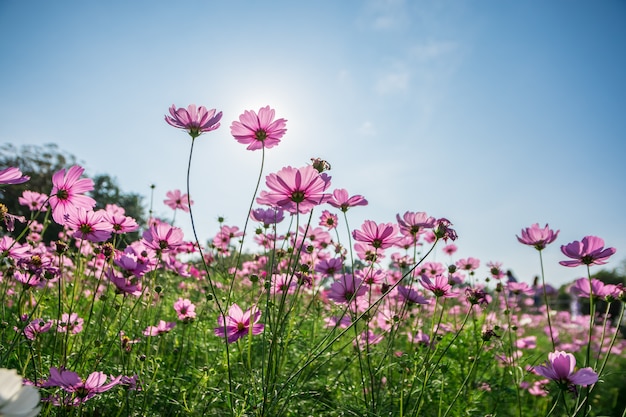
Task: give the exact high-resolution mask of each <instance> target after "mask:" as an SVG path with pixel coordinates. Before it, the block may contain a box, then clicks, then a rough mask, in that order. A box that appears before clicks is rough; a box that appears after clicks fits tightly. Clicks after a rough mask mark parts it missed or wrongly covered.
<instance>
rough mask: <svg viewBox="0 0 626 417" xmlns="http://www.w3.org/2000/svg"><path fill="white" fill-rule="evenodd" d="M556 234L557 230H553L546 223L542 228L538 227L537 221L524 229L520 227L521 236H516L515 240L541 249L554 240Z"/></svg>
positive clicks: (557, 233)
mask: <svg viewBox="0 0 626 417" xmlns="http://www.w3.org/2000/svg"><path fill="white" fill-rule="evenodd" d="M558 235H559V230H557V231H556V232H555V231H554V230H551V229H550V228H549V227H548V225H547V224H546V226H545V227H544V228H543V229H542V228H540V227H539V223H535V224H533V225H532V226H530V227H527V228H526V229H522V237H519V236H517V240H519V242H520V243H523V244H524V245H529V246H534V247H535V249H537V250H543V249H544V248H545V247H546V246H547V245H549V244H550V243H552V242H554V241H555V240H556V238H557V236H558Z"/></svg>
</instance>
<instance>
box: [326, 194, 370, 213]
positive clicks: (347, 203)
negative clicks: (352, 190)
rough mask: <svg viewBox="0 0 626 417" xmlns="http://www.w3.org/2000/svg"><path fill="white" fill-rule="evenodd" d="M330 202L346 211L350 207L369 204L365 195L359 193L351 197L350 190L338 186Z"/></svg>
mask: <svg viewBox="0 0 626 417" xmlns="http://www.w3.org/2000/svg"><path fill="white" fill-rule="evenodd" d="M328 204H330V205H331V206H333V207H336V208H338V209H340V210H341V211H343V212H346V211H348V209H349V208H350V207H356V206H367V200H366V199H365V197H363V196H362V195H358V194H357V195H353V196H352V197H350V195H349V194H348V191H346V190H344V189H343V188H337V189H336V190H335V191H333V195H332V197H331V198H330V199H329V200H328Z"/></svg>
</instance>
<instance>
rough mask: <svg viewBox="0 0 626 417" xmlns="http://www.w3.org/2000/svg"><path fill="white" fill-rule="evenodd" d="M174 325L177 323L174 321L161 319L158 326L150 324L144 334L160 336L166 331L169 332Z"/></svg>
mask: <svg viewBox="0 0 626 417" xmlns="http://www.w3.org/2000/svg"><path fill="white" fill-rule="evenodd" d="M174 327H176V323H174V322H166V321H165V320H159V324H157V325H156V326H148V327H146V330H144V331H143V335H144V336H160V335H162V334H165V333H169V332H170V331H171V330H172V329H173V328H174Z"/></svg>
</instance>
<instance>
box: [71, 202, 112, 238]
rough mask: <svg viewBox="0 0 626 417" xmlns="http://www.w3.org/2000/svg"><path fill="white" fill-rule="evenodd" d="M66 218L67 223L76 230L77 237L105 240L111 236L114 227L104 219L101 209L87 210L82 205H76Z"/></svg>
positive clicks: (75, 235)
mask: <svg viewBox="0 0 626 417" xmlns="http://www.w3.org/2000/svg"><path fill="white" fill-rule="evenodd" d="M65 218H66V220H65V225H66V226H67V227H69V228H70V229H73V230H74V237H75V238H76V239H85V240H88V241H90V242H104V241H106V240H108V239H109V238H110V237H111V232H112V229H113V227H112V226H111V224H110V223H109V222H107V221H105V220H104V218H103V216H102V211H101V210H98V211H91V210H89V211H87V210H85V209H84V208H82V207H74V208H73V209H71V210H69V211H68V212H67V214H66V215H65Z"/></svg>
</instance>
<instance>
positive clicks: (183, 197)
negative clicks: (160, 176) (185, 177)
mask: <svg viewBox="0 0 626 417" xmlns="http://www.w3.org/2000/svg"><path fill="white" fill-rule="evenodd" d="M166 196H167V198H166V199H165V200H163V202H164V203H165V204H166V205H167V206H169V207H170V208H171V209H172V210H176V209H179V210H182V211H184V212H186V213H189V206H190V205H192V204H193V200H189V195H188V194H182V193H181V191H180V190H173V191H168V192H167V194H166Z"/></svg>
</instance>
